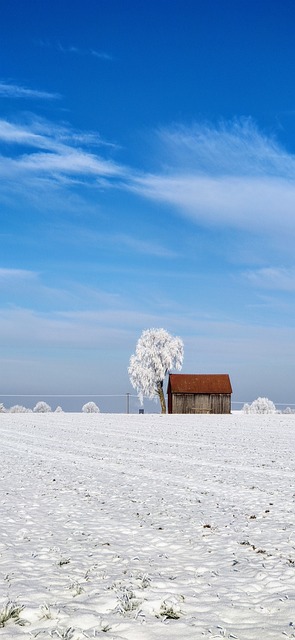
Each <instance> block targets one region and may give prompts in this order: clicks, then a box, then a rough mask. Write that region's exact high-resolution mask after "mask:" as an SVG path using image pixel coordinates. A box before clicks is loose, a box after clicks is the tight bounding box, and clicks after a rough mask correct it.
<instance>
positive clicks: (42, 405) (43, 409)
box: [33, 400, 51, 413]
mask: <svg viewBox="0 0 295 640" xmlns="http://www.w3.org/2000/svg"><path fill="white" fill-rule="evenodd" d="M33 411H34V413H49V412H50V411H51V407H50V406H49V404H47V402H44V401H43V400H41V402H37V404H36V406H35V407H34V409H33Z"/></svg>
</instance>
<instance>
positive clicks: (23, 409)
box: [9, 404, 31, 413]
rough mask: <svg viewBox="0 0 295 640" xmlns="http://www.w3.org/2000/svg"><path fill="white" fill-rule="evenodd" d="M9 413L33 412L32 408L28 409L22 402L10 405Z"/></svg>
mask: <svg viewBox="0 0 295 640" xmlns="http://www.w3.org/2000/svg"><path fill="white" fill-rule="evenodd" d="M9 413H31V409H26V407H23V406H22V405H21V404H14V405H13V407H10V409H9Z"/></svg>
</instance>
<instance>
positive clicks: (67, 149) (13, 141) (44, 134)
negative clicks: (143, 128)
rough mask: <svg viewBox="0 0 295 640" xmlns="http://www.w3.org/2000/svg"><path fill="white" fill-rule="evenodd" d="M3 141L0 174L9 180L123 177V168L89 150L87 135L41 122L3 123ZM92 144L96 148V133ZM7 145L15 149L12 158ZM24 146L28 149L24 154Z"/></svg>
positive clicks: (0, 136) (0, 127)
mask: <svg viewBox="0 0 295 640" xmlns="http://www.w3.org/2000/svg"><path fill="white" fill-rule="evenodd" d="M72 133H73V134H74V135H73V137H72V135H71V134H72ZM97 140H98V144H104V143H101V142H100V138H99V136H97ZM1 141H2V142H3V143H5V144H6V149H5V151H6V155H2V156H0V175H2V177H5V178H6V179H10V180H14V179H15V178H18V180H20V179H21V177H22V176H23V178H24V180H25V181H26V180H27V179H28V177H29V178H31V179H34V178H36V179H39V178H40V177H45V178H47V179H48V180H50V179H53V180H54V181H56V180H57V179H60V180H61V181H64V179H65V177H67V178H73V179H76V178H77V177H79V176H80V177H81V178H83V180H85V179H86V180H87V179H89V180H90V181H91V182H93V179H95V178H96V179H97V180H100V179H103V178H113V177H118V176H123V174H124V169H123V167H121V166H120V165H119V164H117V163H116V162H114V161H113V160H108V159H105V158H103V157H102V156H100V155H98V154H96V153H93V152H89V151H88V145H89V138H88V136H87V135H82V134H80V133H79V132H72V131H71V129H70V128H66V127H65V126H64V127H59V126H56V125H51V124H50V123H48V122H44V121H40V120H38V121H37V120H34V121H33V122H31V123H30V124H27V125H19V124H15V123H11V122H8V121H7V120H1V121H0V142H1ZM91 144H92V146H93V134H91ZM7 145H11V146H13V149H12V152H11V154H10V155H8V153H7ZM24 147H27V150H26V151H25V152H24ZM8 148H9V147H8ZM25 185H26V183H25ZM40 186H41V185H40V183H39V188H40ZM48 186H49V185H48V184H47V188H48ZM30 189H31V187H30Z"/></svg>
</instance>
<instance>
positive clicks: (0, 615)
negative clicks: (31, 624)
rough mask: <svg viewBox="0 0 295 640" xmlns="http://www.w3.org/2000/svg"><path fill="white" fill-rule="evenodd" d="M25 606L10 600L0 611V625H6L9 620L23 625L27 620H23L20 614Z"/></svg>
mask: <svg viewBox="0 0 295 640" xmlns="http://www.w3.org/2000/svg"><path fill="white" fill-rule="evenodd" d="M23 609H24V606H23V605H19V604H17V603H16V602H12V601H10V600H9V601H8V602H7V604H6V605H4V607H3V609H1V611H0V627H5V625H6V623H7V622H9V620H12V621H13V622H15V623H16V624H19V625H20V626H23V625H24V624H25V622H24V621H23V620H21V618H20V617H19V614H20V613H21V612H22V611H23Z"/></svg>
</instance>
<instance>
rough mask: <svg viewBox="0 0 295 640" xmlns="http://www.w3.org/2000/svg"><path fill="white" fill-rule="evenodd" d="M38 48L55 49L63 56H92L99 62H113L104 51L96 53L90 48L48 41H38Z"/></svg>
mask: <svg viewBox="0 0 295 640" xmlns="http://www.w3.org/2000/svg"><path fill="white" fill-rule="evenodd" d="M38 44H39V46H41V47H46V48H49V49H55V50H57V51H61V52H62V53H65V54H74V55H79V56H93V57H94V58H99V59H100V60H107V61H108V60H113V56H111V55H110V54H109V53H107V52H106V51H98V50H97V49H93V48H91V47H89V48H87V49H84V48H82V47H77V46H76V45H65V44H63V43H62V42H60V41H59V42H56V43H53V42H50V41H49V40H39V41H38Z"/></svg>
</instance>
